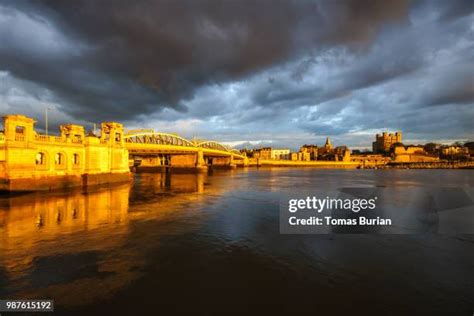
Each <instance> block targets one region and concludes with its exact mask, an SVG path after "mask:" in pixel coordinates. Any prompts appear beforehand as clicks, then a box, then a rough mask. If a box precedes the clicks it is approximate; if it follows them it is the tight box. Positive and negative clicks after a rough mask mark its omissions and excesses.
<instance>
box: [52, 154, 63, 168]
mask: <svg viewBox="0 0 474 316" xmlns="http://www.w3.org/2000/svg"><path fill="white" fill-rule="evenodd" d="M54 163H55V164H56V165H64V154H63V153H57V154H56V157H55V159H54Z"/></svg>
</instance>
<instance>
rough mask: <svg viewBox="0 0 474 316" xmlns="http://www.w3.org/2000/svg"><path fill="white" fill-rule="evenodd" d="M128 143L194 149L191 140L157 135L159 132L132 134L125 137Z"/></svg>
mask: <svg viewBox="0 0 474 316" xmlns="http://www.w3.org/2000/svg"><path fill="white" fill-rule="evenodd" d="M124 139H125V142H126V143H135V144H149V145H173V146H186V147H194V144H193V143H192V142H190V141H189V140H187V139H185V138H183V137H180V136H178V135H174V134H168V133H157V132H141V133H131V134H126V135H125V136H124Z"/></svg>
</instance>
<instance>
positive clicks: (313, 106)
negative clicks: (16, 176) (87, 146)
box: [0, 0, 474, 146]
mask: <svg viewBox="0 0 474 316" xmlns="http://www.w3.org/2000/svg"><path fill="white" fill-rule="evenodd" d="M473 11H474V6H473V5H472V1H457V0H453V1H372V0H370V1H349V0H348V1H330V0H323V1H299V2H298V1H295V2H290V1H264V0H259V1H223V2H217V1H200V0H198V1H139V2H133V1H122V0H117V1H105V0H103V1H92V0H90V1H84V0H83V1H67V2H66V1H47V0H45V1H2V0H0V110H1V111H2V112H3V113H10V112H24V113H25V114H28V115H35V116H36V117H40V116H41V113H42V111H43V108H44V107H45V106H46V105H49V104H52V105H53V107H54V108H55V110H54V111H56V112H55V113H56V114H55V115H52V120H54V121H55V122H56V123H60V122H64V121H67V120H70V121H75V122H80V123H88V122H99V121H101V120H119V121H122V122H125V123H127V126H128V127H130V128H135V127H136V128H141V127H147V128H155V129H159V130H162V131H172V132H179V133H180V134H183V136H188V137H192V136H199V137H203V138H216V139H219V140H226V141H237V140H249V141H253V142H254V143H255V142H260V143H271V142H272V143H273V144H278V145H284V144H285V143H290V142H293V143H295V142H312V141H313V140H315V139H318V141H324V137H325V136H326V135H330V136H335V137H336V141H337V139H339V141H344V142H346V144H348V145H351V144H355V145H357V146H359V145H360V144H361V143H362V142H365V143H367V144H370V141H371V139H372V137H373V134H374V133H376V132H380V131H381V130H396V129H401V130H403V131H404V132H405V134H404V135H406V136H407V137H408V138H412V139H421V138H423V137H424V138H425V139H454V138H457V139H459V138H462V139H468V138H471V137H473V136H474V135H473V129H472V123H471V122H472V120H473V119H474V107H473V105H474V93H473V87H474V84H473V74H474V69H473V67H474V34H473V32H474V23H473V18H474V14H473ZM2 85H3V86H2ZM54 111H53V112H54ZM40 121H41V120H40ZM39 124H40V123H39ZM89 125H90V124H89ZM40 127H41V124H40Z"/></svg>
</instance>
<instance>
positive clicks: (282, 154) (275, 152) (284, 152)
mask: <svg viewBox="0 0 474 316" xmlns="http://www.w3.org/2000/svg"><path fill="white" fill-rule="evenodd" d="M270 157H271V159H273V160H289V159H290V150H289V149H286V148H285V149H272V150H271V154H270Z"/></svg>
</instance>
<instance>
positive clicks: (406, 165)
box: [237, 159, 474, 169]
mask: <svg viewBox="0 0 474 316" xmlns="http://www.w3.org/2000/svg"><path fill="white" fill-rule="evenodd" d="M237 165H238V166H243V164H237ZM248 167H313V168H334V169H347V168H349V169H474V161H463V162H459V161H438V162H389V163H386V164H375V163H363V162H360V161H320V160H319V161H291V160H260V159H259V160H250V161H249V163H248Z"/></svg>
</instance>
